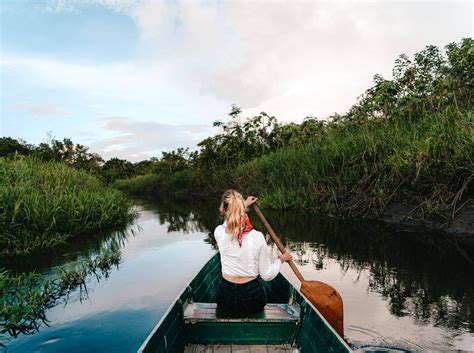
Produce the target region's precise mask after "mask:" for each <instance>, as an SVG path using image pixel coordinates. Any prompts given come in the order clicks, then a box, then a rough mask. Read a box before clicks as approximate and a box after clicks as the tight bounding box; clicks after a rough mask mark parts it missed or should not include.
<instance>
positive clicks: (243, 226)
mask: <svg viewBox="0 0 474 353" xmlns="http://www.w3.org/2000/svg"><path fill="white" fill-rule="evenodd" d="M252 229H253V227H252V224H251V223H250V219H249V216H248V215H247V214H245V216H244V217H243V218H241V219H240V227H239V234H238V235H237V240H238V241H239V246H240V247H242V238H243V236H244V235H245V234H247V233H248V232H250V231H251V230H252Z"/></svg>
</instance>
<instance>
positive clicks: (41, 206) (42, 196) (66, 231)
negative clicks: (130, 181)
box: [0, 158, 135, 257]
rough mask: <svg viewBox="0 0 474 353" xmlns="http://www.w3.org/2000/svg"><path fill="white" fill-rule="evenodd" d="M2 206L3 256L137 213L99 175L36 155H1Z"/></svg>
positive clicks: (0, 237) (106, 225)
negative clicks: (103, 183)
mask: <svg viewBox="0 0 474 353" xmlns="http://www.w3.org/2000/svg"><path fill="white" fill-rule="evenodd" d="M0 207H1V213H0V224H1V230H0V257H1V256H13V255H26V254H29V253H31V252H33V251H36V250H39V249H45V248H49V247H53V246H55V245H58V244H60V243H63V242H65V241H66V240H67V239H68V238H69V237H71V236H79V235H80V234H83V233H86V232H92V231H97V230H100V229H109V228H117V227H123V226H125V225H126V224H127V223H129V222H130V221H131V220H132V219H133V218H134V217H135V214H134V213H132V212H131V211H130V208H131V203H130V201H129V200H128V199H127V197H126V196H124V195H123V194H121V193H120V192H119V191H117V190H114V189H111V188H107V187H104V186H103V185H102V184H101V183H100V181H99V180H98V179H97V178H95V177H92V176H90V175H88V174H87V173H86V172H84V171H80V170H76V169H73V168H71V167H68V166H66V165H64V164H61V163H56V162H46V163H45V162H41V161H38V160H35V159H33V158H19V159H5V158H0Z"/></svg>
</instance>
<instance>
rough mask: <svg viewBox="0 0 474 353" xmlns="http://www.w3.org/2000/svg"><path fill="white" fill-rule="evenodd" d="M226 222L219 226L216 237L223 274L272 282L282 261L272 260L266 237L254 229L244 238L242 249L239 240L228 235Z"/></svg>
mask: <svg viewBox="0 0 474 353" xmlns="http://www.w3.org/2000/svg"><path fill="white" fill-rule="evenodd" d="M225 228H226V222H224V224H222V225H220V226H217V228H216V229H215V231H214V237H215V238H216V241H217V246H218V247H219V252H220V254H221V263H222V274H223V275H231V276H241V277H256V276H258V275H260V277H262V279H263V280H265V281H271V280H272V279H274V278H275V277H276V275H277V274H278V272H280V268H281V261H280V260H279V259H276V260H275V261H271V260H270V255H269V253H268V246H267V242H266V241H265V237H264V235H263V234H262V233H261V232H259V231H257V230H255V229H252V230H251V231H250V232H249V233H247V234H245V235H244V236H243V237H242V247H240V246H239V242H238V241H237V239H236V238H235V237H234V236H232V235H231V234H228V233H226V231H225Z"/></svg>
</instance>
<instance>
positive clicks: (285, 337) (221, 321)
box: [184, 302, 300, 344]
mask: <svg viewBox="0 0 474 353" xmlns="http://www.w3.org/2000/svg"><path fill="white" fill-rule="evenodd" d="M184 323H185V330H186V331H187V337H188V342H190V343H220V344H225V343H232V342H235V340H236V339H239V342H241V343H244V344H282V343H292V342H293V341H294V338H295V334H296V331H297V328H298V325H299V323H300V309H299V306H298V305H288V304H273V303H272V304H267V305H266V306H265V308H264V310H263V311H262V312H260V313H256V314H250V315H231V314H228V313H225V312H222V311H220V310H218V308H217V304H216V303H192V302H190V303H188V305H187V306H186V308H185V310H184Z"/></svg>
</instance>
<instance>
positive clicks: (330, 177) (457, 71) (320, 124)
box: [114, 38, 474, 221]
mask: <svg viewBox="0 0 474 353" xmlns="http://www.w3.org/2000/svg"><path fill="white" fill-rule="evenodd" d="M473 73H474V41H473V40H472V39H471V38H466V39H463V40H462V41H461V42H459V43H451V44H449V45H447V46H446V47H445V51H444V53H443V52H441V51H440V50H439V49H438V48H437V47H435V46H427V47H426V48H425V49H424V50H422V51H421V52H419V53H416V54H415V55H414V58H413V59H410V58H408V56H406V55H405V54H402V55H400V57H399V58H398V59H397V60H396V61H395V67H394V69H393V79H392V80H388V79H384V78H383V77H381V76H380V75H375V77H374V86H373V87H371V88H369V89H368V90H367V91H366V92H365V93H364V94H363V95H362V96H361V97H360V99H359V101H358V102H357V103H356V104H355V105H354V106H352V108H351V109H350V110H349V111H348V112H347V113H346V114H344V115H339V114H334V115H333V116H331V117H329V119H327V120H318V119H317V118H314V117H307V118H306V119H305V120H304V122H303V123H301V124H294V123H291V124H281V123H278V122H277V120H276V118H275V117H273V116H269V115H268V114H266V113H264V112H262V113H260V114H259V115H258V116H255V117H253V118H250V119H247V120H246V121H244V122H243V123H241V122H240V120H241V119H239V114H240V113H241V111H240V109H239V108H238V107H236V106H232V110H231V112H230V114H229V115H230V121H229V122H227V123H224V122H220V121H217V122H215V126H217V127H220V128H221V129H222V133H220V134H218V135H216V136H213V137H209V138H207V139H205V140H203V141H201V143H200V144H199V146H200V147H201V150H200V151H199V152H198V153H196V152H195V153H190V152H189V151H188V150H183V149H180V150H177V151H174V152H173V153H171V154H167V155H165V156H164V157H163V158H162V159H153V160H150V161H148V162H149V163H148V164H147V165H146V167H145V168H142V174H143V175H138V176H135V177H132V178H128V179H125V180H119V181H117V182H115V184H114V185H115V186H116V187H117V188H119V189H122V190H124V191H127V192H130V193H134V194H140V195H143V196H147V195H156V194H157V193H159V194H161V195H166V194H172V195H177V196H184V195H190V194H193V193H194V194H196V193H197V194H209V193H216V194H218V193H220V192H222V191H223V190H224V189H226V188H229V187H235V188H238V189H240V190H242V191H243V192H245V193H252V194H255V195H257V196H258V197H259V198H260V201H261V202H262V203H263V204H264V205H265V206H266V207H270V208H277V209H292V208H294V209H301V208H303V209H310V210H313V211H318V212H323V213H325V214H330V215H338V216H366V215H376V214H378V213H380V212H383V211H384V209H386V207H387V206H388V205H390V204H391V203H403V204H408V205H412V206H413V209H414V211H415V212H416V214H417V216H419V217H421V218H424V217H425V216H427V215H432V216H435V217H437V218H441V219H445V220H447V221H449V219H452V218H454V217H455V215H456V213H457V212H458V211H459V210H460V209H461V208H462V207H463V206H465V205H466V204H468V203H469V202H471V201H472V194H473V191H472V186H470V183H471V181H472V180H473V179H474V162H473V156H474V133H473V126H474V110H473V92H474V75H473ZM144 165H145V164H143V163H142V167H143V166H144Z"/></svg>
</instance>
